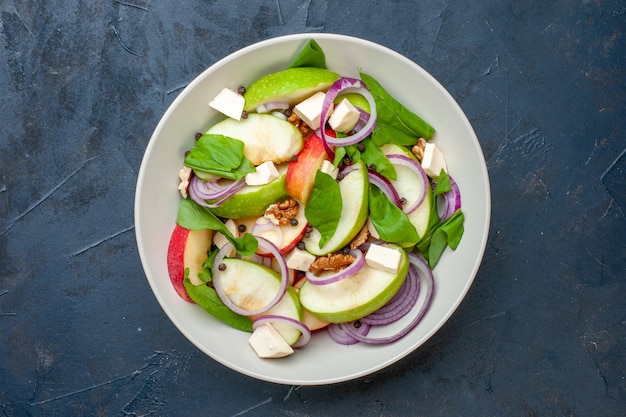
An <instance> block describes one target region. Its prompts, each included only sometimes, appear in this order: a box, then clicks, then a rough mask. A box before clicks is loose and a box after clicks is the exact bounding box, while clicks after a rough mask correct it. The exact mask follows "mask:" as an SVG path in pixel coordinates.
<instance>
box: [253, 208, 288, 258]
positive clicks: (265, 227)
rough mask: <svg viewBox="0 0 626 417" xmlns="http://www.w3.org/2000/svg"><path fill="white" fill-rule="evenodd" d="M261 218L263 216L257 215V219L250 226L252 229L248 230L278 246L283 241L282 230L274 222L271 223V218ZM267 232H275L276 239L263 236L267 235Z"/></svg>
mask: <svg viewBox="0 0 626 417" xmlns="http://www.w3.org/2000/svg"><path fill="white" fill-rule="evenodd" d="M263 219H264V218H263V217H259V219H258V220H257V221H256V223H254V225H253V226H252V230H250V233H252V235H253V236H257V237H259V236H260V237H263V238H265V239H267V240H269V241H270V242H272V243H273V244H274V245H276V246H277V247H280V245H281V244H282V242H283V231H282V229H281V228H280V227H279V226H278V225H275V224H274V223H272V221H271V220H269V219H265V220H263ZM259 221H260V222H259ZM267 233H273V234H275V235H276V239H269V238H267V237H265V236H267ZM261 253H262V254H267V253H266V252H261Z"/></svg>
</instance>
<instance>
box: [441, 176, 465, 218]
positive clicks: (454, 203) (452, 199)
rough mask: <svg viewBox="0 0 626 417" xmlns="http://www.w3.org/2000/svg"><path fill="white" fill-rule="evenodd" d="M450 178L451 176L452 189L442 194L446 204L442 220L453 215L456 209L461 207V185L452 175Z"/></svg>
mask: <svg viewBox="0 0 626 417" xmlns="http://www.w3.org/2000/svg"><path fill="white" fill-rule="evenodd" d="M448 178H450V188H451V189H450V191H447V192H445V193H443V194H441V197H442V198H443V201H444V206H445V208H444V212H443V215H442V216H441V221H444V220H446V219H447V218H449V217H450V216H452V215H453V214H454V212H455V211H457V210H458V209H460V208H461V191H460V190H459V186H458V184H457V183H456V181H454V180H453V179H452V177H451V176H449V175H448Z"/></svg>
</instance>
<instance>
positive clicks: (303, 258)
mask: <svg viewBox="0 0 626 417" xmlns="http://www.w3.org/2000/svg"><path fill="white" fill-rule="evenodd" d="M285 260H286V261H287V267H289V269H296V270H298V271H308V270H309V267H310V266H311V264H312V263H313V261H315V256H314V255H311V254H310V253H309V252H307V251H305V250H301V249H298V248H294V249H293V250H292V251H291V252H289V253H288V254H287V256H285Z"/></svg>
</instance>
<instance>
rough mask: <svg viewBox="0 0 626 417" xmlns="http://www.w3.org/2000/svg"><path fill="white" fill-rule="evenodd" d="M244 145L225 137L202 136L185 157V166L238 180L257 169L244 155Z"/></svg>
mask: <svg viewBox="0 0 626 417" xmlns="http://www.w3.org/2000/svg"><path fill="white" fill-rule="evenodd" d="M243 147H244V143H243V142H242V141H240V140H238V139H233V138H230V137H228V136H224V135H214V134H206V135H202V136H201V137H200V138H199V139H198V140H197V141H196V144H195V145H194V147H193V148H192V149H191V151H190V152H189V155H187V156H186V157H185V165H186V166H188V167H190V168H193V169H197V170H200V171H202V172H205V173H209V174H215V175H218V176H220V177H222V178H227V179H231V180H238V179H241V178H243V177H244V176H245V175H246V174H248V173H250V172H254V171H255V168H254V166H253V165H252V163H250V161H249V160H248V158H246V157H245V156H244V155H243Z"/></svg>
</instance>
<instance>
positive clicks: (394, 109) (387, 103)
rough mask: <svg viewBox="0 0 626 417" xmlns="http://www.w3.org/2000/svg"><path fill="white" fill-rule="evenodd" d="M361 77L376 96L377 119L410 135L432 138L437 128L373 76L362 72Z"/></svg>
mask: <svg viewBox="0 0 626 417" xmlns="http://www.w3.org/2000/svg"><path fill="white" fill-rule="evenodd" d="M361 79H362V80H363V82H364V83H365V85H366V86H367V88H368V89H369V90H370V92H371V93H372V95H373V96H374V101H375V102H376V111H377V113H378V116H377V121H382V122H383V123H387V124H389V125H391V126H393V127H395V128H397V129H399V130H401V131H403V132H405V133H406V134H409V135H415V136H417V137H422V138H424V139H430V138H432V136H433V134H434V133H435V129H434V128H433V127H432V126H431V125H429V124H428V123H427V122H426V121H425V120H423V119H422V118H421V117H419V116H418V115H417V114H415V113H413V112H412V111H410V110H409V109H407V108H406V107H404V105H402V104H401V103H400V102H399V101H397V100H396V99H395V98H393V97H392V96H391V95H390V94H389V93H388V92H387V91H386V90H385V89H384V88H383V87H382V86H381V85H380V84H379V83H378V81H376V80H375V79H374V78H373V77H371V76H370V75H367V74H365V73H363V72H361Z"/></svg>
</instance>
